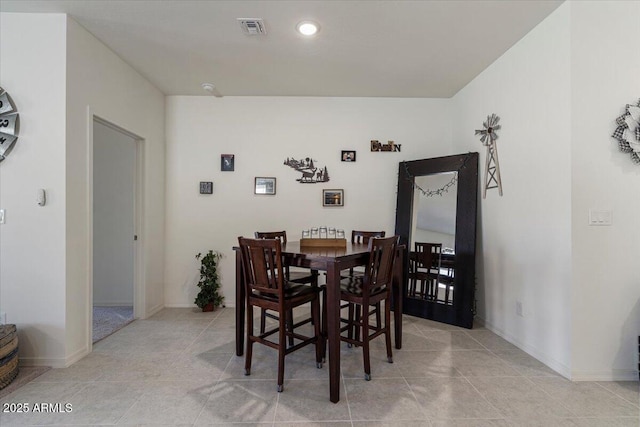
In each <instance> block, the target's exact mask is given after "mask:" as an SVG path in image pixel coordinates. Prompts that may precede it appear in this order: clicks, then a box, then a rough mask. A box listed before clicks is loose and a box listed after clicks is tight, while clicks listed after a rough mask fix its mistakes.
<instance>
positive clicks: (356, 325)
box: [340, 236, 398, 381]
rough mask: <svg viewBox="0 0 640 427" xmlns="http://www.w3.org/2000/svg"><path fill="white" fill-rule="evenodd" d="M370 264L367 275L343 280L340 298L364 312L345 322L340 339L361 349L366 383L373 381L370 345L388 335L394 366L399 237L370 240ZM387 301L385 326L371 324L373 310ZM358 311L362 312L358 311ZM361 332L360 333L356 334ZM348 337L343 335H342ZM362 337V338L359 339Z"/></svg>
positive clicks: (388, 348)
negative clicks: (393, 299) (393, 302)
mask: <svg viewBox="0 0 640 427" xmlns="http://www.w3.org/2000/svg"><path fill="white" fill-rule="evenodd" d="M368 245H369V261H368V263H367V265H366V266H365V271H364V275H362V276H355V277H350V278H346V279H343V280H341V282H340V298H341V300H342V301H346V302H347V303H348V304H349V306H350V309H349V311H350V312H352V311H353V309H352V308H353V307H358V308H359V309H360V310H362V316H361V317H360V316H356V317H355V318H349V319H346V320H344V319H342V321H343V322H344V323H346V325H345V326H343V327H342V328H341V336H340V340H341V341H345V342H347V343H349V344H352V345H353V344H355V345H359V346H362V354H363V359H364V373H365V374H364V377H365V379H366V380H367V381H369V380H370V379H371V359H370V355H369V342H370V341H371V340H372V339H374V338H376V337H378V336H380V335H383V334H384V335H385V339H386V347H387V360H388V362H389V363H393V355H392V352H391V327H390V323H391V291H392V283H393V267H394V262H395V259H396V247H397V245H398V236H392V237H388V238H383V237H380V238H377V237H373V238H371V239H370V240H369V244H368ZM383 301H384V325H380V324H376V325H370V324H369V316H370V314H371V311H372V308H373V307H375V308H376V309H377V310H378V312H379V311H380V305H381V304H380V303H381V302H383ZM358 311H359V310H358ZM355 330H358V331H360V333H358V334H355V338H354V337H353V336H354V331H355ZM345 331H346V332H347V335H346V336H345V335H343V334H342V333H343V332H345ZM360 336H362V338H361V339H360V338H359V337H360Z"/></svg>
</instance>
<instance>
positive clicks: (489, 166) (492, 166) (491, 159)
mask: <svg viewBox="0 0 640 427" xmlns="http://www.w3.org/2000/svg"><path fill="white" fill-rule="evenodd" d="M499 121H500V117H498V115H496V114H491V115H490V116H487V121H486V122H483V123H482V126H483V129H478V130H476V135H481V136H480V142H482V145H484V146H485V147H487V156H486V158H487V160H486V162H485V166H484V189H483V191H482V198H483V199H485V198H486V197H487V190H488V189H489V188H497V189H498V193H499V194H500V196H502V179H500V163H499V162H498V147H497V145H496V140H497V139H498V134H497V133H496V131H498V130H500V128H501V127H502V126H501V125H499V124H498V122H499Z"/></svg>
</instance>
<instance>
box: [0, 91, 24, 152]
mask: <svg viewBox="0 0 640 427" xmlns="http://www.w3.org/2000/svg"><path fill="white" fill-rule="evenodd" d="M19 128H20V117H19V116H18V110H17V109H16V106H15V105H14V103H13V101H12V100H11V97H10V96H9V94H8V93H7V92H5V91H4V89H2V88H1V87H0V162H2V161H3V160H4V159H5V158H6V157H7V156H8V155H9V152H10V151H11V149H12V148H13V146H14V144H15V142H16V141H17V140H18V130H19Z"/></svg>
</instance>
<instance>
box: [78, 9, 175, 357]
mask: <svg viewBox="0 0 640 427" xmlns="http://www.w3.org/2000/svg"><path fill="white" fill-rule="evenodd" d="M66 78H67V109H66V111H67V152H66V161H67V167H66V170H67V200H66V217H67V245H66V251H67V259H68V260H69V261H68V263H67V313H66V314H67V330H66V332H67V359H68V360H67V363H69V362H70V361H72V360H73V359H75V358H78V357H81V356H82V355H83V354H84V353H86V352H87V351H89V346H90V345H91V344H90V336H91V334H90V331H89V328H88V321H89V316H90V306H91V298H90V295H89V294H90V283H91V260H90V257H89V255H90V253H91V240H90V238H91V234H90V230H91V226H90V217H89V213H90V207H91V203H92V200H91V194H90V189H91V183H92V180H91V179H90V177H91V172H92V171H91V162H90V160H91V155H92V153H91V151H90V145H91V144H90V141H91V136H92V135H91V127H92V126H91V124H92V118H91V117H89V114H88V110H89V111H91V112H92V113H93V114H95V115H97V116H99V117H101V118H102V119H104V120H106V121H108V122H110V123H113V124H115V125H117V126H119V127H121V128H123V129H126V130H127V131H129V132H131V133H133V134H135V135H137V136H139V137H140V138H142V139H143V140H144V142H143V143H142V150H143V159H144V161H143V164H142V165H141V166H142V170H143V171H144V175H143V177H142V181H143V187H144V191H143V195H142V206H141V209H142V217H143V222H144V227H143V229H142V230H141V232H139V234H140V236H141V239H140V240H139V241H138V244H140V245H142V272H141V281H142V287H143V289H144V294H143V295H141V296H140V297H141V298H142V299H144V307H143V310H142V313H140V316H141V317H146V316H147V315H149V314H150V313H152V312H154V311H156V310H159V309H160V308H162V306H163V302H164V296H163V284H164V277H163V267H162V265H163V260H164V150H165V147H164V95H163V94H162V93H161V92H160V91H159V90H158V89H156V88H155V87H154V86H152V85H151V84H150V83H149V82H148V81H147V80H145V79H144V78H143V77H142V76H140V74H138V73H137V72H136V71H134V70H133V69H132V68H131V67H130V66H129V65H128V64H126V63H125V62H123V61H122V60H121V59H120V58H119V57H118V56H116V55H115V54H114V53H113V52H112V51H111V50H109V49H108V48H107V47H106V46H105V45H104V44H102V43H101V42H100V41H98V40H97V39H96V38H95V37H94V36H93V35H91V34H90V33H89V32H87V31H86V30H85V29H84V28H82V27H81V26H80V25H78V24H77V23H76V22H75V21H73V20H72V19H68V21H67V76H66Z"/></svg>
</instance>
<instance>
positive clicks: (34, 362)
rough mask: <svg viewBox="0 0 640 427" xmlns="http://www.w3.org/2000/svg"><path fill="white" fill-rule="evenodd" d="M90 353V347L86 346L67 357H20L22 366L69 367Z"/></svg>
mask: <svg viewBox="0 0 640 427" xmlns="http://www.w3.org/2000/svg"><path fill="white" fill-rule="evenodd" d="M87 354H89V349H88V348H86V347H84V348H81V349H80V350H78V351H76V352H75V353H73V354H72V355H70V356H68V357H65V358H48V357H20V362H19V363H20V366H25V367H29V366H48V367H51V368H68V367H69V366H71V365H73V364H74V363H76V362H77V361H78V360H80V359H82V358H83V357H85V356H86V355H87Z"/></svg>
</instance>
